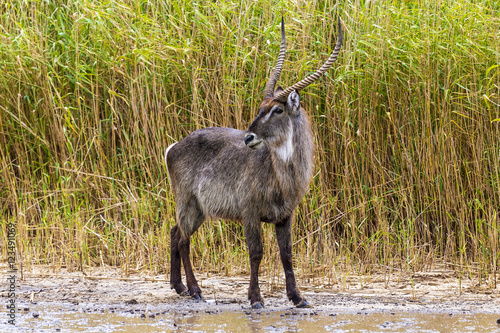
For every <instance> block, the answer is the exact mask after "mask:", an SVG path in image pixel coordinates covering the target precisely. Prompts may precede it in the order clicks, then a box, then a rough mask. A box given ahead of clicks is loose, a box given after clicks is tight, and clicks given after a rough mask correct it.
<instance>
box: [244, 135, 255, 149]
mask: <svg viewBox="0 0 500 333" xmlns="http://www.w3.org/2000/svg"><path fill="white" fill-rule="evenodd" d="M253 139H255V135H253V134H247V135H246V136H245V144H246V145H247V146H248V144H249V143H250V142H252V141H253Z"/></svg>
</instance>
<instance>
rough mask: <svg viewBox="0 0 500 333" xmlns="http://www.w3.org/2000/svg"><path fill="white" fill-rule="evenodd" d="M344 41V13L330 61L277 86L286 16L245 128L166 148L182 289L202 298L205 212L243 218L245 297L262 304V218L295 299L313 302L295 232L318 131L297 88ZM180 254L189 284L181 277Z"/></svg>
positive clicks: (174, 275)
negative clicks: (198, 236)
mask: <svg viewBox="0 0 500 333" xmlns="http://www.w3.org/2000/svg"><path fill="white" fill-rule="evenodd" d="M341 45H342V27H341V23H340V19H339V35H338V40H337V44H336V45H335V49H334V50H333V52H332V54H331V56H330V58H329V59H328V60H327V61H326V63H325V64H324V65H323V66H322V67H321V68H320V69H319V70H318V71H317V72H316V73H314V74H312V75H310V76H308V77H307V78H305V79H303V80H302V81H300V82H298V83H296V84H294V85H293V86H291V87H289V88H287V89H285V90H283V89H282V88H281V87H278V89H277V90H276V91H275V90H274V88H275V85H276V81H277V80H278V78H279V76H280V73H281V69H282V67H283V61H284V59H285V49H286V41H285V28H284V23H283V19H282V20H281V48H280V53H279V56H278V61H277V64H276V67H275V68H274V70H273V72H272V74H271V78H270V79H269V81H268V82H267V85H266V88H265V89H264V100H263V101H262V103H260V106H259V115H258V116H257V118H255V120H254V121H253V123H252V124H251V125H250V127H249V128H248V130H247V131H242V130H237V129H233V128H220V127H210V128H205V129H199V130H197V131H194V132H192V133H191V134H189V135H188V136H186V137H185V138H184V139H182V140H181V141H179V142H178V143H175V144H173V145H171V146H169V147H168V148H167V151H166V152H165V163H166V164H167V170H168V174H169V178H170V183H171V186H172V188H173V192H174V197H175V202H176V205H177V214H176V215H177V224H176V225H175V226H174V227H173V228H172V230H171V233H170V237H171V275H170V286H171V288H173V289H175V291H176V292H177V293H178V294H179V295H188V296H189V295H190V296H192V297H193V298H195V299H202V296H201V290H200V288H199V286H198V283H197V281H196V278H195V276H194V274H193V269H192V267H191V262H190V260H189V251H190V250H189V239H190V236H191V235H192V234H193V233H194V232H195V231H196V230H197V229H198V228H199V227H200V225H201V224H202V223H203V221H204V220H205V219H208V218H224V219H230V220H238V221H241V222H242V223H243V228H244V233H245V237H246V242H247V246H248V251H249V255H250V265H251V271H250V286H249V288H248V298H249V300H250V302H251V305H252V308H256V309H258V308H261V307H263V306H264V301H263V299H262V297H261V295H260V289H259V282H258V279H259V276H258V274H259V265H260V262H261V259H262V253H263V250H262V241H261V221H262V222H267V223H272V224H274V226H275V228H276V238H277V240H278V244H279V249H280V256H281V261H282V263H283V268H284V270H285V277H286V292H287V296H288V298H289V299H290V300H292V301H293V303H294V304H295V305H296V306H297V307H305V306H308V305H309V304H308V303H307V301H306V300H305V298H304V297H302V296H301V295H300V293H299V292H298V291H297V289H296V286H295V276H294V273H293V267H292V244H291V237H290V234H291V226H292V220H293V215H294V211H295V208H296V207H297V205H298V204H299V202H300V201H301V200H302V197H303V196H304V194H305V193H306V191H307V189H308V187H309V181H310V179H311V176H312V171H313V152H314V144H313V137H312V133H311V127H310V124H309V119H308V116H307V114H306V112H305V110H304V109H303V108H302V107H301V106H300V98H299V94H298V91H299V90H301V89H303V88H305V87H307V86H308V85H310V84H311V83H312V82H314V81H315V80H317V79H318V78H319V77H320V76H321V75H322V74H323V73H324V72H326V71H327V70H328V69H329V68H330V67H331V66H332V64H333V62H334V61H335V60H336V59H337V56H338V53H339V51H340V47H341ZM181 260H182V262H183V264H184V269H185V271H186V280H187V288H186V286H184V284H183V283H182V281H181Z"/></svg>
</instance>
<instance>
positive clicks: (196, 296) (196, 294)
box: [191, 293, 203, 301]
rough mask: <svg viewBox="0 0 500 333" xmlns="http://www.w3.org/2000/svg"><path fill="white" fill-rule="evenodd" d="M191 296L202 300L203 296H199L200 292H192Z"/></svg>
mask: <svg viewBox="0 0 500 333" xmlns="http://www.w3.org/2000/svg"><path fill="white" fill-rule="evenodd" d="M191 297H193V298H194V299H195V300H197V301H203V296H201V293H194V294H193V295H192V296H191Z"/></svg>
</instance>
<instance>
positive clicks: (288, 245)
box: [275, 216, 309, 308]
mask: <svg viewBox="0 0 500 333" xmlns="http://www.w3.org/2000/svg"><path fill="white" fill-rule="evenodd" d="M275 227H276V238H277V239H278V245H279V248H280V256H281V263H282V264H283V269H284V270H285V278H286V295H287V296H288V299H289V300H291V301H292V302H293V304H295V306H297V307H298V308H304V307H309V303H307V301H306V299H305V298H303V297H302V296H300V293H299V292H298V291H297V287H296V285H295V275H294V274H293V263H292V237H291V229H292V217H291V216H289V217H287V218H285V219H283V220H282V221H281V222H279V223H277V224H275Z"/></svg>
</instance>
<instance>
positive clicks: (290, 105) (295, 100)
mask: <svg viewBox="0 0 500 333" xmlns="http://www.w3.org/2000/svg"><path fill="white" fill-rule="evenodd" d="M286 110H287V111H288V113H290V114H291V115H292V116H296V115H297V113H299V110H300V96H299V93H298V91H297V90H294V91H292V92H291V93H290V95H288V99H287V101H286Z"/></svg>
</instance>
